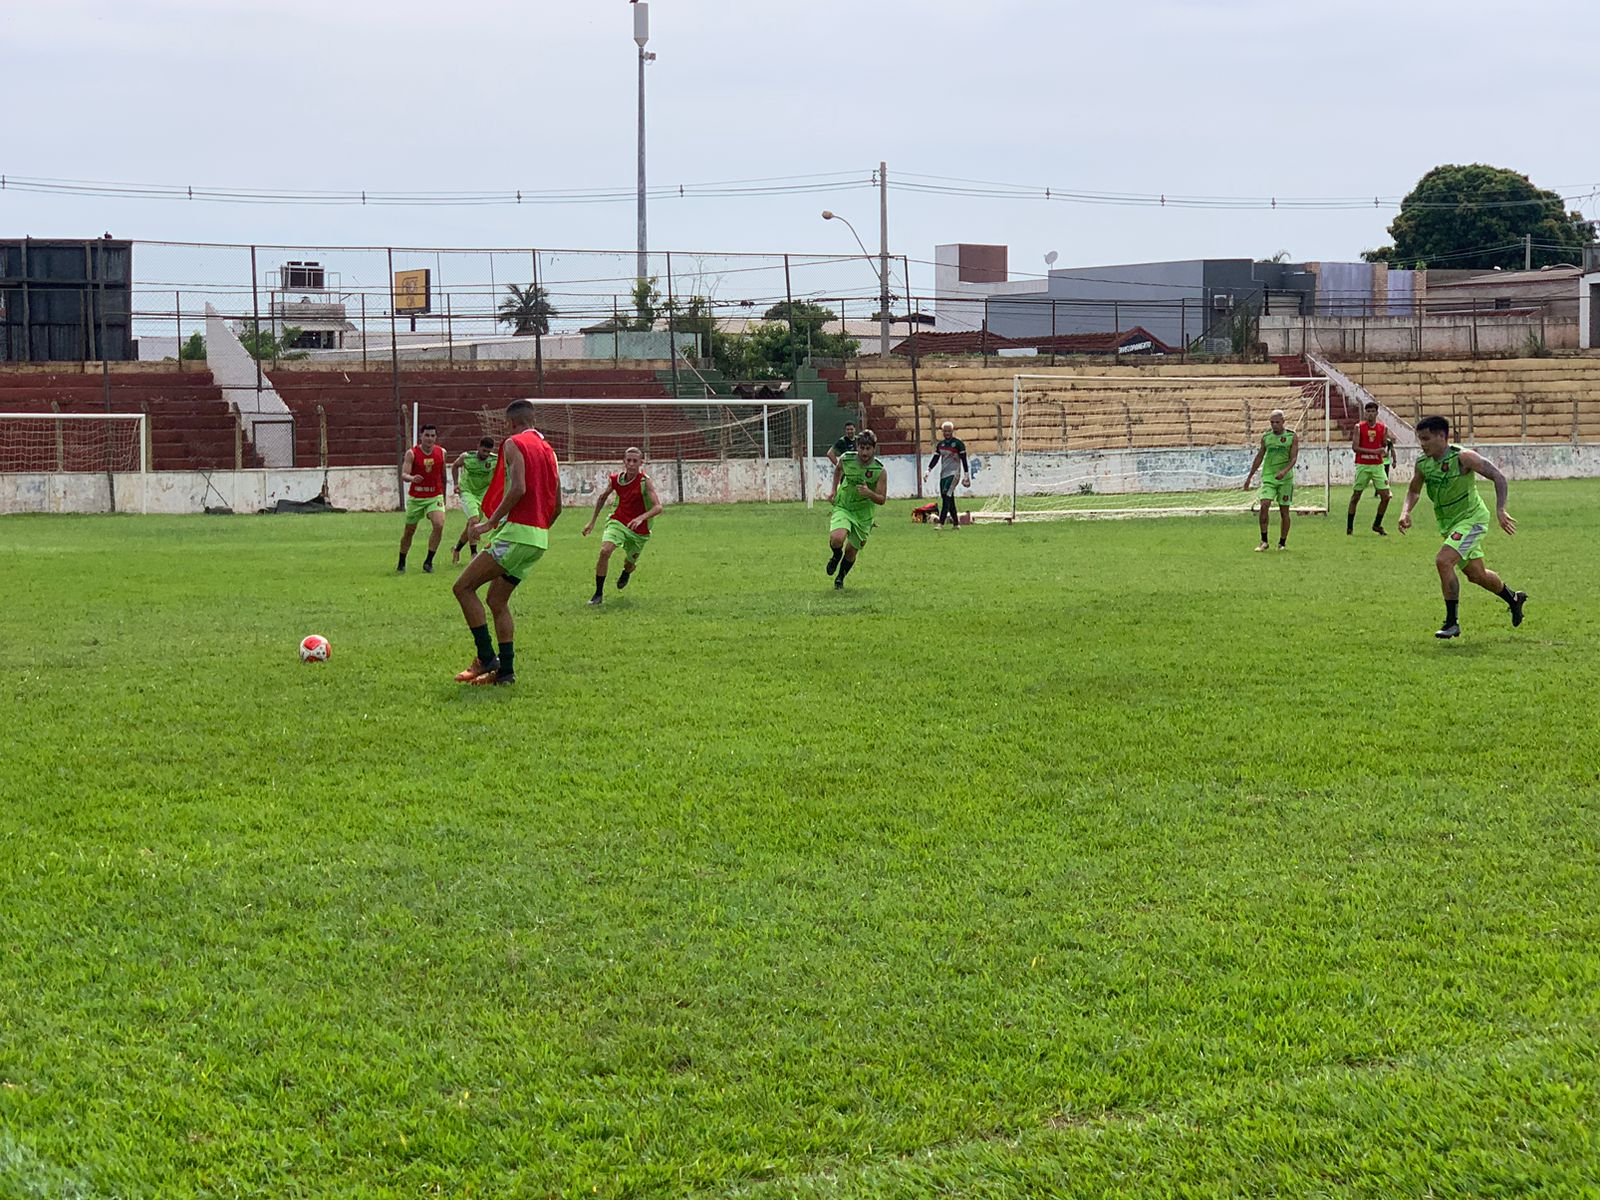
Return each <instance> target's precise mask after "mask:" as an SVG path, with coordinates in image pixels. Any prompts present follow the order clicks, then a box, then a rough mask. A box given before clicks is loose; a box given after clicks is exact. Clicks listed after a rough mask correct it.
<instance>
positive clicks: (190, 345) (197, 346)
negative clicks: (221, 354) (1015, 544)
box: [178, 332, 206, 362]
mask: <svg viewBox="0 0 1600 1200" xmlns="http://www.w3.org/2000/svg"><path fill="white" fill-rule="evenodd" d="M178 357H179V358H180V359H181V360H183V361H184V362H204V361H205V358H206V337H205V334H203V333H199V332H195V333H191V334H190V335H189V336H188V337H187V338H186V339H184V342H183V344H182V345H181V346H179V347H178Z"/></svg>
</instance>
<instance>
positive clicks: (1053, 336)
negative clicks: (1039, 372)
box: [1050, 296, 1057, 367]
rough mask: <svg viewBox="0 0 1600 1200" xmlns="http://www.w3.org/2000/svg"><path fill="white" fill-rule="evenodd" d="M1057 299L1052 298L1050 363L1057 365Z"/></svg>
mask: <svg viewBox="0 0 1600 1200" xmlns="http://www.w3.org/2000/svg"><path fill="white" fill-rule="evenodd" d="M1056 336H1057V335H1056V301H1055V297H1053V296H1052V297H1051V299H1050V365H1051V366H1052V367H1053V366H1055V365H1056Z"/></svg>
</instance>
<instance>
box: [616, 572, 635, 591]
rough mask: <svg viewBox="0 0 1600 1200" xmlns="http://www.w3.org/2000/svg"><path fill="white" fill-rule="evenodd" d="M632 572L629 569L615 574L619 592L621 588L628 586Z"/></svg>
mask: <svg viewBox="0 0 1600 1200" xmlns="http://www.w3.org/2000/svg"><path fill="white" fill-rule="evenodd" d="M632 574H633V573H632V572H631V571H624V572H623V573H622V574H621V575H618V576H617V591H619V592H620V591H621V590H622V589H623V588H625V587H627V586H628V580H629V579H630V578H631V577H632Z"/></svg>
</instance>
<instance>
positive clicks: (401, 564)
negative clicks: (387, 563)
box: [394, 550, 406, 571]
mask: <svg viewBox="0 0 1600 1200" xmlns="http://www.w3.org/2000/svg"><path fill="white" fill-rule="evenodd" d="M394 569H395V570H396V571H404V570H405V569H406V556H405V551H403V550H402V551H401V552H400V561H399V562H398V563H397V564H396V565H395V568H394Z"/></svg>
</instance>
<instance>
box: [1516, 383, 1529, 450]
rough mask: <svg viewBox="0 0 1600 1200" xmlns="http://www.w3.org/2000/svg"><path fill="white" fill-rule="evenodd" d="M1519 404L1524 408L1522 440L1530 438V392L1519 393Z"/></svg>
mask: <svg viewBox="0 0 1600 1200" xmlns="http://www.w3.org/2000/svg"><path fill="white" fill-rule="evenodd" d="M1517 406H1518V407H1519V408H1521V409H1522V440H1523V441H1527V440H1528V393H1527V392H1518V393H1517Z"/></svg>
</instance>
